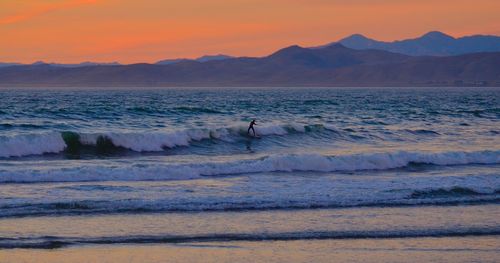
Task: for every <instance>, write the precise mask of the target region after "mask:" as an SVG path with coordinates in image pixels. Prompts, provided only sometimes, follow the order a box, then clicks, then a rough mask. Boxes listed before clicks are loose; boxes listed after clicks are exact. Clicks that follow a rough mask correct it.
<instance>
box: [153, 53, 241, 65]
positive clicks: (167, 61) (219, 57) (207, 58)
mask: <svg viewBox="0 0 500 263" xmlns="http://www.w3.org/2000/svg"><path fill="white" fill-rule="evenodd" d="M228 58H233V57H231V56H228V55H223V54H219V55H206V56H202V57H199V58H196V59H188V58H176V59H165V60H160V61H158V62H156V63H155V64H158V65H169V64H174V63H179V62H186V61H198V62H207V61H214V60H224V59H228Z"/></svg>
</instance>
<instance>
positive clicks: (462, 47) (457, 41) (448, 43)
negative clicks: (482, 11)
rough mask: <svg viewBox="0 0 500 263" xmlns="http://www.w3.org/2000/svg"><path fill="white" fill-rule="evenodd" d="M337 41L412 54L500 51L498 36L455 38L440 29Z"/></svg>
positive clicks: (436, 54) (447, 54) (359, 36)
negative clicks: (404, 36)
mask: <svg viewBox="0 0 500 263" xmlns="http://www.w3.org/2000/svg"><path fill="white" fill-rule="evenodd" d="M336 43H341V44H342V45H344V46H346V47H349V48H353V49H379V50H386V51H390V52H395V53H401V54H406V55H410V56H454V55H463V54H468V53H477V52H500V37H498V36H484V35H475V36H466V37H461V38H454V37H452V36H449V35H446V34H444V33H441V32H438V31H432V32H429V33H427V34H425V35H423V36H421V37H419V38H414V39H405V40H400V41H393V42H383V41H377V40H373V39H370V38H367V37H365V36H363V35H360V34H355V35H352V36H349V37H346V38H344V39H341V40H340V41H338V42H335V43H333V44H336Z"/></svg>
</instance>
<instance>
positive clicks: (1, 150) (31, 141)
mask: <svg viewBox="0 0 500 263" xmlns="http://www.w3.org/2000/svg"><path fill="white" fill-rule="evenodd" d="M64 149H66V143H65V142H64V140H63V138H62V136H61V134H60V133H58V132H51V133H44V134H21V135H16V136H0V157H13V156H27V155H39V154H44V153H58V152H62V151H64Z"/></svg>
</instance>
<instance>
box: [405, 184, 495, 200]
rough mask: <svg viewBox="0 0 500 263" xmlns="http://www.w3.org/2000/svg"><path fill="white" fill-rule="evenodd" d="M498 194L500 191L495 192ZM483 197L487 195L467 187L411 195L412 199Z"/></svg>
mask: <svg viewBox="0 0 500 263" xmlns="http://www.w3.org/2000/svg"><path fill="white" fill-rule="evenodd" d="M497 192H498V190H497V191H495V193H497ZM481 195H486V193H482V192H479V191H476V190H474V189H470V188H466V187H458V186H456V187H452V188H450V189H447V188H438V189H430V190H416V191H414V192H413V193H412V194H411V196H410V198H444V197H466V196H481Z"/></svg>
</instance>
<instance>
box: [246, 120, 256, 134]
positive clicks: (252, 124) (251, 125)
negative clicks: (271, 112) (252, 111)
mask: <svg viewBox="0 0 500 263" xmlns="http://www.w3.org/2000/svg"><path fill="white" fill-rule="evenodd" d="M254 125H257V124H255V120H253V121H252V122H250V126H248V130H247V134H248V135H250V130H252V131H253V136H256V135H255V129H254V128H253V126H254Z"/></svg>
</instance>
